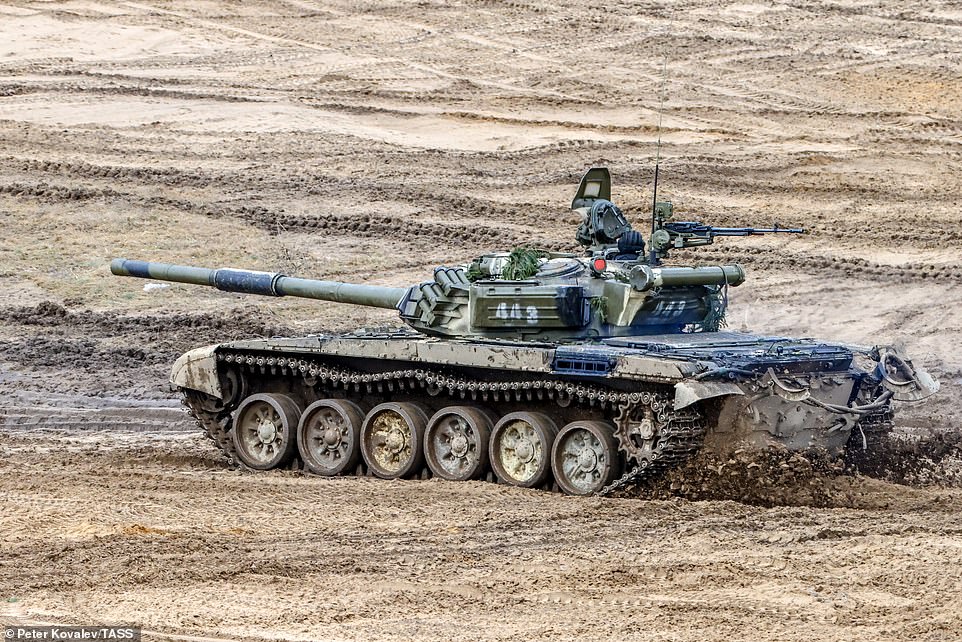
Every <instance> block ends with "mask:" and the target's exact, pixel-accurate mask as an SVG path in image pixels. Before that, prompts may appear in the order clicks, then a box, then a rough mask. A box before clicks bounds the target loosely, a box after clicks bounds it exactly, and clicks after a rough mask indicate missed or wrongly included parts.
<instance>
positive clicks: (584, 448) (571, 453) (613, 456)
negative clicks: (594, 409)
mask: <svg viewBox="0 0 962 642" xmlns="http://www.w3.org/2000/svg"><path fill="white" fill-rule="evenodd" d="M614 429H615V427H614V426H613V425H612V424H610V423H608V422H604V421H574V422H572V423H570V424H568V425H567V426H565V427H564V428H562V429H561V432H559V433H558V437H557V439H555V442H554V447H553V448H552V449H551V470H552V472H553V473H554V478H555V481H556V482H558V486H560V487H561V489H562V490H563V491H564V492H565V493H567V494H569V495H591V494H593V493H597V492H598V491H600V490H601V489H602V488H604V487H605V486H607V485H608V484H610V483H611V482H612V481H613V480H614V479H615V477H617V476H618V472H619V469H620V468H621V466H620V460H619V457H618V442H617V441H616V440H615V435H614Z"/></svg>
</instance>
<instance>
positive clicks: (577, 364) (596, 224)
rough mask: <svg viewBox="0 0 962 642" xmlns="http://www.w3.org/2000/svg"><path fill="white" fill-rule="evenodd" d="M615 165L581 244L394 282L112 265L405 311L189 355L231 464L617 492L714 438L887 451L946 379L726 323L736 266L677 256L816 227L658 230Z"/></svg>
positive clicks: (594, 183)
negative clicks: (337, 329) (901, 407)
mask: <svg viewBox="0 0 962 642" xmlns="http://www.w3.org/2000/svg"><path fill="white" fill-rule="evenodd" d="M610 199H611V179H610V174H609V172H608V170H607V169H606V168H602V167H596V168H592V169H590V170H588V172H587V173H586V174H585V175H584V177H583V178H582V180H581V184H580V186H579V188H578V191H577V193H576V195H575V198H574V200H573V202H572V204H571V207H572V209H573V210H574V211H575V212H576V213H577V214H578V215H580V217H581V220H582V223H581V225H580V226H579V227H578V229H577V231H576V234H575V237H576V239H577V241H578V242H579V244H580V245H581V246H582V247H583V251H582V252H577V253H557V252H547V251H542V250H538V249H534V248H515V249H513V250H511V251H510V252H499V253H489V254H484V255H482V256H479V257H478V258H477V259H476V260H474V261H473V262H471V263H470V264H468V265H460V266H448V267H445V266H442V267H437V268H435V269H434V273H433V276H432V278H430V279H428V280H426V281H425V282H423V283H418V284H414V285H408V286H405V287H382V286H374V285H365V284H352V283H342V282H336V281H322V280H313V279H304V278H296V277H291V276H286V275H283V274H277V273H268V272H254V271H249V270H239V269H232V268H222V269H216V270H212V269H206V268H199V267H189V266H178V265H170V264H164V263H153V262H144V261H135V260H127V259H115V260H114V261H113V262H112V263H111V266H110V267H111V271H112V272H113V273H114V274H116V275H121V276H132V277H140V278H148V279H157V280H162V281H174V282H179V283H191V284H196V285H203V286H209V287H214V288H217V289H220V290H224V291H227V292H242V293H248V294H255V295H266V296H275V297H280V296H295V297H304V298H310V299H317V300H319V301H332V302H340V303H349V304H354V305H362V306H371V307H378V308H388V309H395V310H396V311H397V313H398V317H399V319H400V320H401V321H402V322H403V325H399V326H398V327H397V328H396V329H392V330H389V331H383V330H363V329H362V330H358V331H356V332H351V333H347V334H339V335H311V336H305V337H295V338H282V337H274V338H270V339H251V340H244V341H232V342H229V343H222V344H218V345H212V346H206V347H201V348H197V349H195V350H192V351H190V352H188V353H186V354H184V355H183V356H181V357H180V358H179V359H178V360H177V361H176V362H175V363H174V364H173V368H172V372H171V377H170V381H171V383H172V384H173V386H175V387H176V388H177V389H179V390H180V391H181V392H182V393H183V395H184V401H185V403H186V405H187V406H188V407H189V409H190V412H191V413H192V414H193V416H194V417H196V419H197V421H198V423H199V424H200V426H201V427H202V429H203V430H204V431H205V432H206V434H207V435H208V436H209V437H210V438H211V439H213V440H214V442H215V443H216V445H217V446H218V447H219V448H220V449H221V450H222V451H223V452H224V454H225V456H226V458H227V460H228V462H229V463H230V464H232V465H238V466H242V467H244V468H248V469H253V470H269V469H273V468H281V467H296V468H302V469H303V470H306V471H308V472H310V473H314V474H317V475H325V476H331V475H350V474H357V475H364V474H371V475H375V476H377V477H381V478H388V479H393V478H411V477H420V478H427V477H431V476H433V477H440V478H443V479H446V480H454V481H463V480H473V479H488V480H489V481H493V480H495V479H496V480H498V481H500V482H502V483H505V484H510V485H514V486H520V487H527V488H546V489H548V488H552V489H558V490H561V491H563V492H565V493H569V494H575V495H588V494H607V493H609V492H611V491H612V490H614V489H616V488H619V487H621V486H624V485H626V484H628V483H630V482H633V481H637V480H641V479H644V478H646V477H651V476H655V475H658V474H660V473H663V472H664V471H665V470H667V469H669V468H672V467H675V466H678V465H680V464H682V463H683V462H684V461H685V460H687V459H688V458H690V457H691V456H692V455H694V454H695V453H696V452H698V451H699V450H700V449H703V448H704V449H712V450H715V451H718V452H720V453H726V452H731V451H733V450H734V449H745V448H753V449H760V450H767V449H778V450H789V451H810V450H819V451H824V452H828V453H830V454H832V455H835V456H842V455H844V454H845V453H849V454H851V453H853V452H855V451H858V452H861V451H865V450H867V449H871V448H872V447H873V442H875V441H876V440H877V439H878V437H879V436H880V435H883V434H884V433H885V432H886V431H889V430H891V427H892V417H893V414H892V413H893V402H895V401H919V400H921V399H924V398H926V397H928V396H929V395H931V394H934V393H935V392H936V391H937V390H938V383H937V382H936V381H935V380H933V379H932V378H931V377H930V376H929V375H928V374H926V373H925V372H924V371H923V370H921V369H920V368H919V367H917V366H915V365H914V364H913V363H912V362H911V361H910V360H909V359H908V358H906V357H905V356H904V355H901V354H900V353H899V352H898V351H897V350H896V349H895V348H893V347H890V346H875V347H871V348H868V347H865V348H863V347H855V346H849V345H842V344H837V343H827V342H824V341H819V340H814V339H799V338H790V337H780V336H760V335H755V334H746V333H739V332H730V331H725V330H723V328H724V325H725V323H724V319H725V313H726V309H727V305H728V296H727V295H728V291H729V288H732V287H738V286H739V285H741V284H742V283H743V282H744V281H745V278H746V275H745V271H744V270H743V269H742V268H741V267H740V266H739V265H734V264H733V265H701V266H685V267H681V266H668V265H665V260H666V259H667V258H668V256H669V253H670V252H672V251H673V250H676V249H684V248H697V247H699V246H703V245H708V244H711V243H712V242H713V241H714V239H715V238H717V237H720V236H747V235H752V234H769V233H792V234H799V233H804V230H799V229H785V228H780V227H777V226H776V227H772V228H765V229H761V228H717V227H711V226H708V225H704V224H702V223H700V222H696V221H682V222H677V221H673V220H672V216H673V209H672V205H671V203H667V202H665V203H660V202H656V203H655V204H654V206H653V212H652V225H651V230H650V231H649V234H648V238H647V243H646V239H645V237H644V235H643V234H641V233H640V232H638V231H637V230H634V229H633V228H632V226H631V224H630V223H629V222H628V220H627V218H626V217H625V216H624V214H623V213H622V211H621V210H620V208H618V206H617V205H615V204H614V203H613V202H612V201H611V200H610Z"/></svg>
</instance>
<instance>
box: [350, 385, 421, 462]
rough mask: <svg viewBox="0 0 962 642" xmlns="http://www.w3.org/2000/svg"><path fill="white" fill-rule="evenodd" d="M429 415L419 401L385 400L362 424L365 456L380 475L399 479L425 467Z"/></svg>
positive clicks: (362, 447) (362, 446)
mask: <svg viewBox="0 0 962 642" xmlns="http://www.w3.org/2000/svg"><path fill="white" fill-rule="evenodd" d="M427 423H428V415H427V413H426V412H425V411H424V408H423V407H421V406H420V405H418V404H415V403H394V402H390V403H382V404H380V405H378V406H375V407H374V408H372V409H371V412H369V413H367V417H365V418H364V424H363V425H362V426H361V455H362V456H363V457H364V462H365V463H366V464H367V466H368V468H369V469H370V470H371V472H373V473H374V474H375V475H377V476H378V477H382V478H384V479H396V478H399V477H407V476H409V475H413V474H416V473H417V472H418V471H420V470H421V467H422V466H424V452H423V448H422V443H423V440H424V428H425V426H426V425H427Z"/></svg>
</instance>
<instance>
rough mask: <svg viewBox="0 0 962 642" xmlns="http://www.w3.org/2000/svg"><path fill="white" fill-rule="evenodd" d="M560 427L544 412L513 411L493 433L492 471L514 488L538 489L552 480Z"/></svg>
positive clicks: (491, 442)
mask: <svg viewBox="0 0 962 642" xmlns="http://www.w3.org/2000/svg"><path fill="white" fill-rule="evenodd" d="M557 434H558V426H556V425H555V423H554V422H553V421H552V420H551V418H549V417H548V416H547V415H543V414H541V413H540V412H512V413H511V414H509V415H505V416H504V417H502V419H501V421H499V422H498V423H497V424H496V425H495V427H494V430H492V431H491V441H490V447H489V453H490V458H491V468H492V470H494V474H495V475H497V476H498V479H500V480H501V481H503V482H504V483H506V484H511V485H512V486H521V487H524V488H534V487H536V486H541V485H542V484H544V483H545V482H546V481H548V476H549V475H550V473H551V446H552V444H553V443H554V440H555V435H557Z"/></svg>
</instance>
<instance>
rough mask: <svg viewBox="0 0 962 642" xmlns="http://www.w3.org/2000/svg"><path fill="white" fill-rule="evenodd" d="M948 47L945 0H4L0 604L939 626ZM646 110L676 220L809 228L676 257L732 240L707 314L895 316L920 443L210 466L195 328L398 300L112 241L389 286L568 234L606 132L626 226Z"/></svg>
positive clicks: (647, 174)
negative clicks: (853, 457)
mask: <svg viewBox="0 0 962 642" xmlns="http://www.w3.org/2000/svg"><path fill="white" fill-rule="evenodd" d="M959 51H962V11H960V10H959V9H958V7H957V6H956V5H954V4H952V3H948V2H946V3H938V2H935V3H933V2H924V3H923V2H915V3H912V2H898V3H895V2H875V3H864V2H857V1H855V0H841V1H839V2H832V3H828V2H826V3H820V4H809V5H801V4H799V5H796V4H791V3H779V2H774V3H772V2H760V3H754V4H753V3H742V4H728V3H719V2H711V1H705V2H694V1H689V0H682V1H681V2H677V3H661V2H642V3H637V4H614V5H603V6H592V7H590V8H589V7H586V6H583V3H570V4H565V3H560V2H559V3H548V2H542V1H541V0H534V1H532V2H506V3H492V2H468V3H463V4H459V5H453V4H449V3H441V2H438V3H432V2H418V3H414V2H411V3H388V2H362V3H357V2H350V3H348V2H343V3H336V2H335V3H323V4H322V3H315V2H300V1H294V0H291V1H288V2H274V3H261V2H246V3H221V2H191V3H187V2H180V3H178V2H155V1H147V2H111V3H107V2H103V3H98V2H86V1H82V0H78V1H75V2H61V3H52V2H4V3H3V4H0V226H2V227H0V230H2V233H0V320H2V323H0V392H2V395H0V420H2V424H3V428H2V431H0V451H2V453H3V455H2V459H0V503H2V509H0V551H2V556H0V600H4V601H3V602H2V603H0V620H2V621H11V622H14V621H17V622H27V621H43V622H57V623H85V622H92V621H122V622H134V623H138V624H141V625H143V626H144V627H146V628H147V629H149V630H150V632H151V637H153V638H155V639H163V638H165V637H167V638H174V636H180V637H176V638H175V639H197V638H199V637H208V638H214V639H233V638H246V639H256V640H273V639H325V640H327V639H337V640H341V639H364V640H380V639H390V640H394V639H396V640H406V639H428V640H470V639H480V638H486V639H502V640H514V639H518V640H521V639H524V640H530V639H558V640H568V639H585V640H597V639H606V638H607V639H637V640H693V641H694V640H705V639H735V638H740V639H759V640H770V639H779V640H837V639H853V640H854V639H857V640H888V639H913V640H954V639H962V615H960V613H962V577H960V572H962V571H960V569H962V518H960V517H959V509H960V507H962V490H960V487H962V483H960V476H959V470H960V467H959V465H958V463H959V453H958V450H957V448H956V449H954V450H953V446H952V444H954V443H957V442H956V441H954V440H955V439H957V438H958V434H959V431H960V426H962V394H960V392H959V384H960V383H962V353H960V350H959V347H960V345H962V321H960V317H959V314H958V310H959V309H960V306H962V287H960V286H962V55H960V54H959ZM663 65H664V66H665V69H666V71H667V73H666V74H664V75H663V74H662V68H663ZM662 87H664V88H665V89H666V91H665V95H666V98H665V100H664V103H663V105H662V100H661V95H662ZM659 111H661V113H662V114H663V117H662V128H661V132H660V135H661V139H662V147H661V158H662V165H661V183H660V186H661V190H660V195H661V196H662V197H663V198H667V199H670V200H672V201H674V203H675V208H676V212H678V215H679V218H682V219H684V218H693V219H701V220H705V221H706V222H709V223H712V224H716V225H764V226H768V225H771V224H773V223H776V222H777V223H779V224H781V225H792V226H800V227H806V228H808V229H809V230H811V232H812V233H811V234H809V235H806V236H804V237H777V238H776V237H764V238H748V239H737V240H736V239H731V240H723V241H722V242H719V243H718V244H717V245H715V246H713V247H711V248H707V249H705V250H701V251H700V253H699V255H698V256H699V257H700V258H697V259H696V256H695V255H694V254H689V255H687V256H684V255H683V256H680V257H679V258H680V259H683V260H700V261H704V262H711V261H738V262H740V263H742V264H743V265H744V266H745V267H746V268H747V269H748V270H749V272H750V280H749V282H748V283H746V284H745V285H743V286H741V287H739V288H737V289H733V290H732V293H731V294H732V296H731V299H732V301H731V309H730V312H729V317H728V321H729V325H730V326H731V327H733V328H735V329H747V330H752V331H763V332H775V333H785V334H792V335H807V336H818V337H825V338H830V339H835V340H841V341H846V342H853V343H862V344H872V343H900V344H904V346H905V349H906V350H907V351H908V352H909V353H910V354H911V355H912V356H913V357H915V358H916V359H918V360H919V361H922V362H924V363H925V364H926V366H927V367H928V368H929V369H930V370H931V371H932V372H933V374H935V375H936V376H937V377H938V378H939V379H940V380H941V382H942V385H943V392H942V393H940V395H939V397H938V398H936V399H934V400H931V401H930V402H928V403H926V404H923V405H918V406H903V407H901V408H900V415H899V419H898V424H899V425H898V428H899V431H900V434H903V435H905V436H906V439H907V440H908V441H909V442H911V443H920V444H922V446H921V447H919V449H918V450H919V452H917V453H912V452H910V451H911V448H907V449H906V450H905V451H904V452H902V453H901V455H902V456H904V457H906V458H908V457H914V458H915V460H913V463H912V465H902V464H903V463H904V462H901V461H899V462H897V463H898V464H899V465H897V466H895V468H896V469H897V470H896V471H895V472H896V473H898V474H893V475H885V476H884V477H885V478H884V479H874V478H867V477H847V476H835V475H834V474H826V475H821V474H813V475H812V476H811V477H808V478H803V479H795V480H794V481H795V485H789V486H788V487H787V488H786V489H783V490H784V492H782V493H780V494H779V495H778V500H777V501H767V500H765V499H764V498H759V497H758V496H753V495H751V494H748V495H746V494H744V493H741V492H738V491H734V492H731V493H729V494H728V496H727V497H726V496H725V493H721V494H720V495H719V494H718V493H715V494H713V495H711V496H716V495H718V496H719V497H720V498H717V499H713V500H711V501H694V502H693V501H687V500H685V499H681V498H670V497H669V498H668V499H658V500H651V499H643V498H637V497H636V498H620V499H608V500H600V499H571V498H565V497H560V496H554V495H550V494H545V493H540V492H528V491H514V490H510V489H506V488H504V487H500V486H495V485H490V484H473V483H472V484H447V483H441V482H436V481H428V482H404V483H401V482H397V483H389V482H380V481H374V480H369V479H342V480H322V479H315V478H306V477H302V476H299V475H297V474H295V473H283V472H278V473H271V474H264V475H246V474H241V473H237V472H231V471H228V470H226V469H224V468H223V466H222V465H221V463H220V462H219V461H218V460H217V458H216V454H215V453H214V452H213V451H212V450H211V449H210V447H209V446H208V445H207V444H206V443H204V442H203V440H202V439H201V438H200V437H199V436H197V435H196V433H195V432H194V430H193V428H192V427H191V425H190V423H189V422H188V421H187V420H186V418H185V417H184V415H183V414H182V413H181V411H180V409H179V404H178V402H177V400H176V399H175V398H173V396H172V395H171V393H170V391H169V390H168V388H167V386H166V372H167V369H168V366H169V364H170V363H171V362H172V361H173V359H174V358H176V356H177V355H178V354H179V353H180V352H182V351H184V350H186V349H188V348H190V347H193V346H195V345H201V344H204V343H210V342H215V341H219V340H223V339H227V338H235V337H245V336H253V335H270V334H278V333H288V332H308V331H318V330H341V329H347V328H353V327H358V326H362V325H381V324H386V323H390V322H392V316H391V315H390V314H389V313H386V312H380V311H368V310H361V309H354V308H349V307H346V306H338V305H325V306H320V305H317V304H313V303H311V302H305V301H297V300H281V301H272V300H253V299H245V298H243V297H240V296H236V295H228V294H224V293H219V292H216V291H203V290H199V289H191V288H189V287H187V286H172V287H169V288H162V289H154V290H149V291H147V290H144V289H143V284H142V283H139V282H134V281H121V280H118V279H116V278H113V277H110V276H109V274H108V272H107V263H108V262H109V260H110V259H111V258H113V257H115V256H127V257H129V258H151V259H156V260H162V261H170V262H189V263H195V264H200V265H208V266H212V267H217V266H222V265H231V266H235V267H250V268H255V269H267V270H280V271H285V272H287V273H291V274H299V275H303V276H314V277H324V278H335V279H345V280H362V281H367V282H373V283H384V284H404V283H408V282H412V281H418V280H421V279H423V278H425V276H426V275H427V274H429V271H430V268H431V266H433V265H436V264H439V263H445V262H462V261H465V260H468V259H470V258H472V257H473V256H475V255H477V254H479V253H481V252H483V251H488V250H494V249H507V248H510V247H513V246H515V245H518V244H521V243H526V244H534V245H539V246H545V247H551V248H558V249H563V248H571V247H573V245H574V243H573V232H574V225H575V224H576V221H574V220H572V218H571V217H570V215H569V214H568V211H567V204H568V203H569V202H570V199H571V196H572V194H573V191H574V189H575V187H576V185H577V180H578V178H579V177H580V174H581V173H582V172H583V171H584V169H585V168H587V167H589V166H591V165H595V164H606V165H608V166H609V167H610V168H611V171H612V174H613V176H614V181H615V183H614V197H615V200H616V201H617V202H619V203H620V204H621V205H622V206H623V207H624V209H625V210H626V212H627V213H628V215H629V217H634V220H635V221H637V222H639V223H640V225H639V227H643V225H644V224H643V221H644V212H645V211H646V209H647V207H648V205H649V203H650V197H651V194H650V185H651V177H652V169H653V159H654V156H655V142H656V140H657V139H658V136H659V131H658V122H659ZM912 440H915V441H912ZM933 444H935V446H934V447H933ZM915 464H918V465H915ZM726 474H727V473H726V471H725V470H719V471H718V472H717V473H715V477H716V479H715V480H714V481H711V480H709V481H707V482H706V483H707V484H709V485H711V484H714V486H713V487H714V488H716V489H725V488H729V487H730V486H727V485H726V484H724V483H717V482H718V479H724V478H725V475H726ZM701 481H702V480H701V479H700V480H699V483H701ZM895 482H899V483H895ZM787 483H788V481H786V484H787ZM731 487H732V488H733V487H734V486H731ZM670 494H671V493H668V496H670ZM658 496H659V497H661V496H662V495H658ZM733 500H735V501H733ZM771 504H776V505H774V506H772V505H771Z"/></svg>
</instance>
